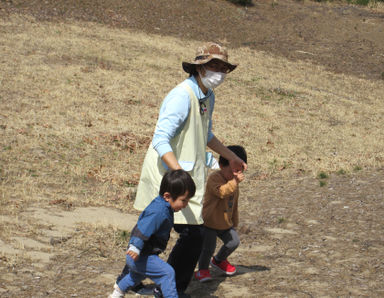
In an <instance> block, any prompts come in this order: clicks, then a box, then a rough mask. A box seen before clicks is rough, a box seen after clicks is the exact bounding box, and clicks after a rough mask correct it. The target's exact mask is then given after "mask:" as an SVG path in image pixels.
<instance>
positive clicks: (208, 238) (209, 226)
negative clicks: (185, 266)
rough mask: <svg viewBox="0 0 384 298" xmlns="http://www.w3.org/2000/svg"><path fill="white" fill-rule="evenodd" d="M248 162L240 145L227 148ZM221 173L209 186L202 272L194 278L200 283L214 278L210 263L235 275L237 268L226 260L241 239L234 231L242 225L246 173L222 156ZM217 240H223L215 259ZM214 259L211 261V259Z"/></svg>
mask: <svg viewBox="0 0 384 298" xmlns="http://www.w3.org/2000/svg"><path fill="white" fill-rule="evenodd" d="M228 149H230V150H231V151H233V152H234V153H235V154H236V155H237V156H238V157H240V158H241V159H242V160H243V161H244V162H245V163H246V162H247V154H246V152H245V150H244V148H243V147H241V146H228ZM219 166H220V170H217V171H215V172H213V173H212V174H211V175H210V176H209V177H208V181H207V185H206V191H205V194H204V203H203V219H204V242H203V250H202V253H201V255H200V259H199V270H198V271H197V272H196V273H195V277H196V279H197V280H199V281H200V282H205V281H209V280H211V279H212V277H211V274H210V272H209V269H208V267H209V264H211V266H212V267H213V268H215V269H218V270H219V271H221V272H223V273H225V274H226V275H233V274H235V273H236V268H235V266H233V265H231V264H230V263H229V262H228V261H227V258H228V256H229V255H230V254H231V253H232V252H234V250H235V249H236V248H237V247H238V246H239V244H240V240H239V236H238V235H237V232H236V230H235V228H236V227H237V225H238V223H239V213H238V209H237V204H238V198H239V183H240V182H241V181H243V180H244V173H243V172H239V173H233V171H232V170H231V167H230V166H229V162H228V160H226V159H225V158H223V157H222V156H220V158H219ZM216 237H219V238H220V239H221V240H222V241H223V246H222V247H221V248H220V250H219V252H218V253H217V255H216V256H214V257H212V256H213V253H214V252H215V249H216ZM211 257H212V259H211Z"/></svg>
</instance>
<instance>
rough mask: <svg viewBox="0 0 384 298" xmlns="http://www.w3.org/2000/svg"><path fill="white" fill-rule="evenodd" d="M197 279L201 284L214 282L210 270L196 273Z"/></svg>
mask: <svg viewBox="0 0 384 298" xmlns="http://www.w3.org/2000/svg"><path fill="white" fill-rule="evenodd" d="M195 277H196V279H197V280H198V281H199V282H206V281H210V280H212V277H211V273H209V270H208V269H201V270H199V271H197V272H196V273H195Z"/></svg>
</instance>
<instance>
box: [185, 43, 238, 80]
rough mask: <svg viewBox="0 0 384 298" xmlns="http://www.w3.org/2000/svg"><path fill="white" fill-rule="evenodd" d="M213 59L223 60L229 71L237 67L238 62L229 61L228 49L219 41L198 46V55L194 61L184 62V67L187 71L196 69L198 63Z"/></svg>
mask: <svg viewBox="0 0 384 298" xmlns="http://www.w3.org/2000/svg"><path fill="white" fill-rule="evenodd" d="M212 59H218V60H221V61H223V62H224V63H225V64H226V65H227V66H228V72H231V71H232V70H234V69H235V68H236V66H237V65H236V64H231V63H229V62H228V52H227V49H226V48H225V47H223V46H221V45H219V44H217V43H213V42H209V43H206V44H204V45H202V46H200V47H198V48H197V51H196V57H195V59H194V60H193V61H192V62H183V63H182V65H183V69H184V71H185V72H187V73H191V72H193V71H194V69H195V66H196V65H202V64H205V63H208V62H209V61H211V60H212Z"/></svg>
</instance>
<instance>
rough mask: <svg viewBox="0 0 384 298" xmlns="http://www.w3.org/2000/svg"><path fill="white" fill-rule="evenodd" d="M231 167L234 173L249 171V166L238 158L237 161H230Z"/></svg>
mask: <svg viewBox="0 0 384 298" xmlns="http://www.w3.org/2000/svg"><path fill="white" fill-rule="evenodd" d="M229 166H230V167H231V169H232V172H233V173H234V174H235V173H242V172H243V171H245V170H247V168H248V166H247V164H246V163H245V162H244V161H243V160H242V159H240V158H239V157H236V158H235V159H232V160H230V161H229Z"/></svg>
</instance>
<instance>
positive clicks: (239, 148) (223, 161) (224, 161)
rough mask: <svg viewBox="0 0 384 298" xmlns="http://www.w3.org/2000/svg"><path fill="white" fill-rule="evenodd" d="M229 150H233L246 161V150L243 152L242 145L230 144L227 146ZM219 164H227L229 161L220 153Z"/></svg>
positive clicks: (224, 165)
mask: <svg viewBox="0 0 384 298" xmlns="http://www.w3.org/2000/svg"><path fill="white" fill-rule="evenodd" d="M227 148H228V149H229V150H231V151H232V152H234V153H235V154H236V155H237V156H238V157H240V158H241V159H242V160H243V161H244V162H245V163H247V152H245V149H244V147H242V146H239V145H232V146H228V147H227ZM219 164H220V165H222V166H223V167H226V166H229V161H228V160H227V159H225V158H224V157H222V156H221V155H220V157H219Z"/></svg>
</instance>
